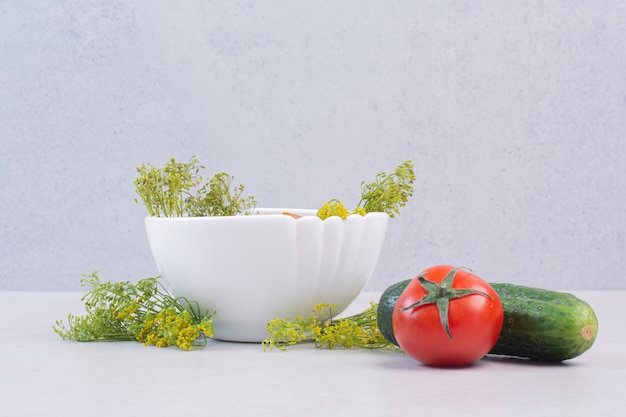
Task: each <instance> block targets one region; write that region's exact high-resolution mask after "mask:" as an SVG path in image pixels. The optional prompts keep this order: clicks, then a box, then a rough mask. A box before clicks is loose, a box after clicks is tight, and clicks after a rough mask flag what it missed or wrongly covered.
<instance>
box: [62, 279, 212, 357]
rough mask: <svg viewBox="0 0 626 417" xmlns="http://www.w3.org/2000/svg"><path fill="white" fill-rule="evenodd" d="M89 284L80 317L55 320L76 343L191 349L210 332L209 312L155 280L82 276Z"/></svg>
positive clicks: (210, 319)
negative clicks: (131, 342) (130, 342)
mask: <svg viewBox="0 0 626 417" xmlns="http://www.w3.org/2000/svg"><path fill="white" fill-rule="evenodd" d="M81 285H82V286H84V287H89V288H90V289H89V291H88V292H87V294H85V295H84V296H83V298H82V299H81V300H82V301H83V302H84V304H85V308H86V311H87V314H86V315H84V316H74V315H71V314H70V315H69V316H68V318H67V325H66V324H65V323H64V322H63V321H61V320H57V321H56V324H55V325H54V326H53V328H54V331H55V332H56V333H57V334H58V335H59V336H61V337H62V338H63V339H69V340H75V341H79V342H89V341H124V340H135V341H138V342H141V343H143V344H145V345H154V346H158V347H166V346H176V347H178V348H180V349H183V350H191V349H192V348H193V346H195V345H197V344H198V343H201V344H204V343H206V338H207V337H211V336H213V315H214V314H213V313H209V312H208V311H206V312H202V311H201V310H200V308H199V306H198V303H197V302H195V301H189V300H187V299H186V298H184V297H178V298H175V297H173V296H172V295H171V294H170V293H169V292H168V291H167V290H166V289H165V287H164V286H163V285H162V284H161V282H160V281H159V278H158V277H157V278H144V279H142V280H139V281H138V282H137V284H132V283H130V282H111V281H108V282H101V281H100V278H99V277H98V273H97V271H96V272H93V273H91V274H89V275H83V278H82V279H81Z"/></svg>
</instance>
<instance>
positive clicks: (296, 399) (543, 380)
mask: <svg viewBox="0 0 626 417" xmlns="http://www.w3.org/2000/svg"><path fill="white" fill-rule="evenodd" d="M573 293H574V294H576V295H578V296H579V297H581V298H583V299H584V300H586V301H587V302H589V303H590V304H591V305H592V307H593V308H594V309H595V310H596V313H597V315H598V319H599V322H600V329H599V334H598V339H597V341H596V343H595V344H594V346H593V347H592V348H591V349H590V350H589V351H587V352H586V353H584V354H583V355H582V356H579V357H578V358H575V359H572V360H569V361H565V362H564V363H562V364H542V363H533V362H528V361H519V360H503V359H501V358H485V359H482V360H481V361H479V362H478V363H477V364H475V365H474V366H471V367H469V368H464V369H437V368H428V367H425V366H422V365H420V364H419V363H417V362H416V361H414V360H413V359H411V358H409V357H408V356H407V355H405V354H403V353H398V352H389V351H369V350H341V349H337V350H323V349H316V348H315V347H314V346H313V345H310V344H307V345H300V346H296V347H291V348H289V349H288V350H287V351H286V352H281V351H278V350H274V351H263V349H262V348H261V346H260V345H259V344H243V343H232V342H219V341H210V342H209V344H208V346H206V347H204V348H200V349H197V350H194V351H192V352H184V351H180V350H178V349H175V348H167V349H160V348H156V347H145V346H143V345H142V344H140V343H137V342H115V343H110V342H99V343H79V342H72V341H64V340H62V339H61V338H59V336H57V335H56V333H54V332H53V330H52V325H53V324H54V322H55V320H57V319H65V318H66V317H67V314H68V313H74V314H82V313H83V312H84V308H83V305H82V302H81V301H80V298H81V296H82V295H83V293H79V292H0V313H1V317H2V319H1V321H0V326H1V327H0V329H1V332H0V334H2V339H3V340H2V342H1V343H0V353H2V355H1V356H0V415H2V416H12V417H13V416H22V415H24V416H39V415H40V416H57V415H58V416H78V415H80V416H113V415H115V416H117V415H119V416H139V415H141V416H178V415H185V414H186V413H190V412H191V413H194V414H193V415H210V416H231V415H232V416H253V415H254V416H257V415H258V416H287V415H289V416H296V415H299V416H378V417H381V416H385V417H387V416H388V417H396V416H448V415H450V416H457V417H458V416H459V415H470V416H480V417H487V416H506V417H514V416H525V417H529V416H531V417H536V416H568V417H569V416H587V417H588V416H599V417H609V416H620V417H623V416H625V415H626V359H625V358H626V347H625V345H626V325H625V324H624V321H623V316H624V314H623V310H622V307H623V304H624V303H625V302H626V291H604V292H593V291H579V292H576V291H574V292H573ZM379 294H380V293H369V292H365V293H363V294H361V296H360V297H359V299H357V301H355V303H354V304H353V305H352V306H351V307H350V308H349V311H347V312H346V314H349V313H352V312H358V311H361V310H363V309H364V308H365V307H367V305H368V302H369V301H370V300H371V301H378V297H379Z"/></svg>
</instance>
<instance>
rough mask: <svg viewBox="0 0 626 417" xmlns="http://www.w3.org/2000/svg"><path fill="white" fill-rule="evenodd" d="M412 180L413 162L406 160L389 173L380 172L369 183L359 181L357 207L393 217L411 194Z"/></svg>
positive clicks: (413, 175)
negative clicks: (374, 179) (359, 190)
mask: <svg viewBox="0 0 626 417" xmlns="http://www.w3.org/2000/svg"><path fill="white" fill-rule="evenodd" d="M413 182H415V173H414V172H413V163H412V162H411V161H410V160H408V161H405V162H403V163H402V164H400V165H398V166H397V167H396V169H395V170H394V171H393V173H391V174H386V173H384V172H381V173H380V174H378V175H377V176H376V181H374V182H373V183H371V184H365V182H363V183H361V201H360V202H359V204H358V207H361V208H363V209H364V210H365V212H366V213H370V212H385V213H387V214H388V215H389V217H395V215H396V214H400V208H401V207H404V206H405V205H406V203H407V201H409V198H410V197H411V196H412V195H413Z"/></svg>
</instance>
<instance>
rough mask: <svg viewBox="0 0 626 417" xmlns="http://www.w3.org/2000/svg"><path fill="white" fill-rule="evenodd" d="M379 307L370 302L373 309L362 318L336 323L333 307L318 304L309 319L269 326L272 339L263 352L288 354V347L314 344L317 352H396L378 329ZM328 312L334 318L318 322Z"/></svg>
mask: <svg viewBox="0 0 626 417" xmlns="http://www.w3.org/2000/svg"><path fill="white" fill-rule="evenodd" d="M377 307H378V305H377V304H376V303H373V302H370V307H369V308H368V309H366V310H365V311H363V312H361V313H359V314H355V315H353V316H349V317H343V318H338V319H334V318H333V317H332V306H330V305H328V304H318V305H316V306H315V308H314V309H313V314H312V315H311V316H309V317H308V318H306V319H303V318H302V316H297V317H296V319H295V320H290V319H274V320H272V321H270V322H269V323H268V325H267V331H268V333H269V336H268V337H267V338H266V339H265V340H264V341H263V343H262V344H263V348H264V349H267V348H269V349H270V350H271V349H280V350H285V349H286V347H287V346H292V345H296V344H300V343H305V342H314V343H315V346H316V347H317V348H324V349H334V348H338V347H343V348H367V349H382V348H394V347H395V346H394V345H393V344H391V343H389V342H388V341H387V340H386V339H385V338H384V336H383V335H382V333H381V332H380V330H379V329H378V325H377V324H376V311H377ZM326 309H328V311H329V313H330V318H329V319H327V320H324V321H320V320H318V319H319V317H320V315H321V314H322V313H323V312H324V310H326Z"/></svg>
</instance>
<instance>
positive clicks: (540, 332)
mask: <svg viewBox="0 0 626 417" xmlns="http://www.w3.org/2000/svg"><path fill="white" fill-rule="evenodd" d="M490 285H491V286H492V287H493V289H494V290H496V292H497V293H498V295H499V296H500V300H501V301H502V307H503V308H504V324H503V325H502V331H501V332H500V337H499V338H498V341H497V342H496V345H495V346H494V347H493V349H492V350H491V351H490V352H489V353H491V354H497V355H507V356H519V357H524V358H530V359H535V360H541V361H553V362H559V361H564V360H566V359H571V358H574V357H576V356H579V355H581V354H583V353H584V352H585V351H587V350H588V349H589V348H590V347H591V345H593V343H594V342H595V340H596V335H597V333H598V318H597V317H596V314H595V312H594V311H593V309H592V308H591V306H590V305H589V304H587V303H586V302H585V301H583V300H581V299H580V298H578V297H576V296H575V295H573V294H569V293H564V292H558V291H550V290H544V289H540V288H533V287H525V286H523V285H513V284H490Z"/></svg>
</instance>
